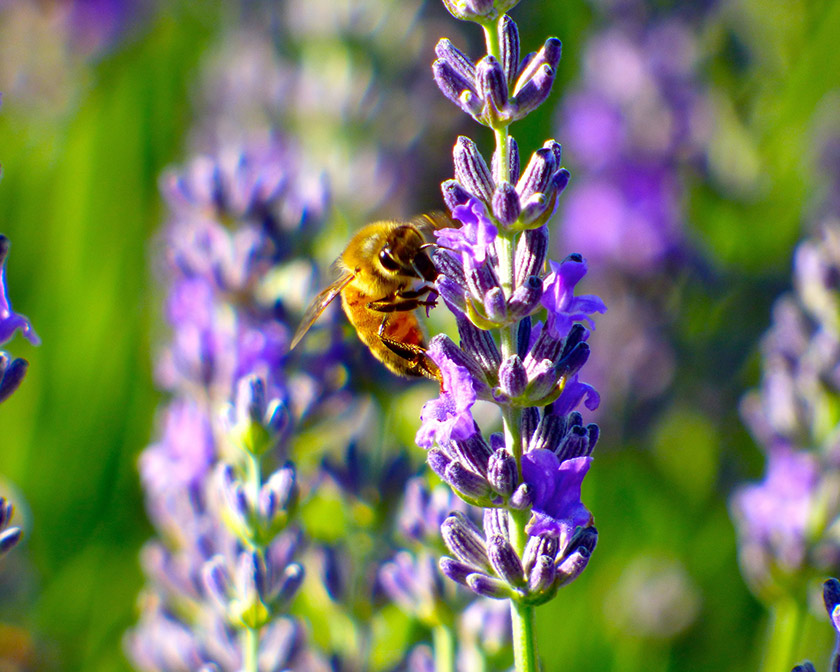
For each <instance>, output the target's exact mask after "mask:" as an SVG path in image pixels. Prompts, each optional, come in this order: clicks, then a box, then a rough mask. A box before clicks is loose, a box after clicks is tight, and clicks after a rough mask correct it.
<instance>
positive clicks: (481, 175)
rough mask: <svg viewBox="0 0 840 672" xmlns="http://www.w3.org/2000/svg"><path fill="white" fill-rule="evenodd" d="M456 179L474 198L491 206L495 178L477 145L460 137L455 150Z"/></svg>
mask: <svg viewBox="0 0 840 672" xmlns="http://www.w3.org/2000/svg"><path fill="white" fill-rule="evenodd" d="M452 154H453V159H454V163H455V177H456V179H457V180H458V182H460V183H461V184H462V185H463V186H464V188H465V189H466V190H467V191H468V192H470V193H471V194H472V195H473V196H475V197H476V198H478V199H479V200H481V201H483V202H484V203H487V204H489V203H490V202H491V200H492V198H493V191H494V184H493V176H492V175H491V174H490V170H489V168H487V164H486V163H485V161H484V157H482V156H481V152H479V151H478V147H477V146H476V144H475V143H474V142H473V141H472V140H470V139H469V138H468V137H466V136H463V135H460V136H458V140H457V141H456V142H455V147H454V149H453V152H452Z"/></svg>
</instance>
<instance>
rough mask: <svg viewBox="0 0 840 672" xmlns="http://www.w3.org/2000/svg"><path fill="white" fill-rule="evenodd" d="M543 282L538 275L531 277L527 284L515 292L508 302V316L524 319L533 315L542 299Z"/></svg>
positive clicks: (526, 281)
mask: <svg viewBox="0 0 840 672" xmlns="http://www.w3.org/2000/svg"><path fill="white" fill-rule="evenodd" d="M542 293H543V286H542V280H540V278H539V277H538V276H536V275H531V276H529V277H528V278H527V279H526V280H525V282H524V283H523V284H522V285H520V286H519V287H517V288H516V289H515V290H514V291H513V296H511V297H510V301H508V315H509V316H510V318H511V319H522V318H524V317H527V316H528V315H530V314H531V313H533V312H534V311H535V310H537V308H538V307H539V305H540V299H542Z"/></svg>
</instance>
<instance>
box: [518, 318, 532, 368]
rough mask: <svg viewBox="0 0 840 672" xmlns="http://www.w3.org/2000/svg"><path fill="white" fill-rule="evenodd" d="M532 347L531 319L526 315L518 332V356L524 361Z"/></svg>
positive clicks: (520, 322) (520, 323)
mask: <svg viewBox="0 0 840 672" xmlns="http://www.w3.org/2000/svg"><path fill="white" fill-rule="evenodd" d="M530 345H531V318H530V316H528V315H526V316H525V317H524V318H522V319H521V320H520V321H519V326H518V327H517V330H516V354H517V355H519V357H520V358H522V359H523V360H524V359H525V357H527V356H528V347H529V346H530Z"/></svg>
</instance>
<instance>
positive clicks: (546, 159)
mask: <svg viewBox="0 0 840 672" xmlns="http://www.w3.org/2000/svg"><path fill="white" fill-rule="evenodd" d="M546 144H549V143H546ZM556 168H557V166H556V164H555V156H554V152H553V151H552V149H551V147H541V148H540V149H538V150H537V151H536V152H534V153H533V154H532V155H531V160H530V161H529V162H528V165H527V166H526V167H525V172H523V173H522V177H520V178H519V182H517V183H516V191H517V192H518V193H519V199H520V200H521V201H522V203H523V204H525V205H527V204H528V202H529V199H530V198H531V197H532V196H533V195H534V194H542V193H544V192H545V190H546V188H547V187H548V185H549V182H550V181H551V176H552V175H553V174H554V171H555V170H556Z"/></svg>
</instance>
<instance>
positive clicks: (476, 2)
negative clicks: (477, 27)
mask: <svg viewBox="0 0 840 672" xmlns="http://www.w3.org/2000/svg"><path fill="white" fill-rule="evenodd" d="M466 4H467V7H469V9H470V11H472V12H473V14H475V15H476V16H486V15H487V14H489V13H490V11H491V10H492V9H493V5H494V4H495V0H466Z"/></svg>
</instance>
